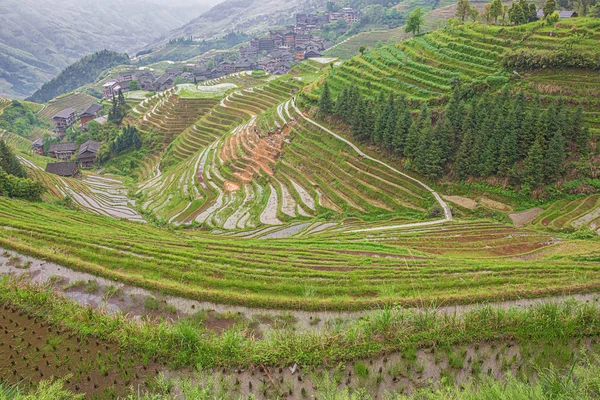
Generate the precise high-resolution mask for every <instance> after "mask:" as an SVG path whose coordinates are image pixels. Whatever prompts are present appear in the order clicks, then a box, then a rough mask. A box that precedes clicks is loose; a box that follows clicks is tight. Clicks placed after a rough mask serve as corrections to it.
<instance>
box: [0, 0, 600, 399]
mask: <svg viewBox="0 0 600 400" xmlns="http://www.w3.org/2000/svg"><path fill="white" fill-rule="evenodd" d="M223 4H225V5H224V6H222V7H221V8H217V9H216V11H213V12H212V13H211V12H209V13H207V14H205V15H204V16H203V17H201V18H200V19H197V20H195V22H193V23H192V24H191V25H190V26H189V27H185V26H184V27H183V28H181V30H180V31H175V32H173V33H172V35H179V32H190V34H192V33H191V32H192V31H191V30H192V29H200V28H198V27H199V26H200V27H201V28H202V29H203V32H204V31H206V32H207V33H206V34H207V35H208V34H209V33H210V32H212V30H215V29H218V28H219V27H220V26H221V25H220V24H225V25H227V26H229V25H231V24H232V21H231V20H230V18H229V19H227V18H221V17H219V18H217V17H218V16H216V15H215V13H216V12H217V11H218V10H221V9H223V7H225V8H227V7H230V8H231V9H235V10H237V9H238V8H239V9H247V8H248V7H250V6H251V5H249V4H246V3H244V2H237V3H236V2H231V1H226V2H225V3H223ZM515 4H519V3H515ZM526 4H527V3H526ZM353 5H354V4H353ZM263 6H264V5H263ZM324 6H325V5H321V4H317V3H315V4H312V3H307V4H302V5H298V6H294V5H293V4H288V5H286V7H300V8H297V9H295V11H303V10H304V8H302V7H306V10H312V9H313V8H315V7H316V8H318V7H324ZM400 6H402V5H400ZM413 6H415V7H416V3H415V4H412V3H411V4H410V5H407V8H408V9H410V10H413V9H414V8H415V7H413ZM261 7H262V6H261ZM265 7H266V6H265ZM490 7H491V6H490ZM513 7H516V6H514V5H513ZM519 7H522V6H521V5H519ZM528 7H529V6H528ZM256 8H257V9H256V10H254V11H255V13H253V14H251V13H248V15H247V20H241V21H238V23H239V24H244V23H246V22H244V21H250V22H252V21H255V20H256V19H257V18H260V15H262V14H261V13H263V12H266V11H264V10H263V9H262V8H260V7H258V6H257V7H256ZM459 8H460V5H455V4H439V5H437V6H436V7H433V10H427V11H428V12H429V13H430V14H429V16H428V17H427V18H428V19H427V24H429V27H428V28H427V30H428V31H429V30H431V31H430V32H427V33H424V34H421V33H418V32H414V33H415V34H414V35H412V33H411V32H406V31H405V29H404V28H402V27H401V28H391V29H390V30H388V31H386V32H388V33H387V34H386V35H389V36H387V37H385V38H384V39H385V40H383V41H382V42H381V43H378V44H377V43H372V42H369V40H371V39H369V37H371V38H375V37H377V35H378V34H379V33H378V32H377V31H369V32H366V31H365V32H359V33H357V34H356V36H352V37H351V38H350V39H348V41H346V42H344V41H342V42H341V43H340V44H338V45H337V46H334V47H332V48H331V49H330V50H328V52H327V53H326V55H327V57H312V58H309V59H305V60H298V61H297V62H294V63H293V64H292V65H290V68H289V70H288V71H287V72H284V71H279V72H280V73H273V74H272V73H269V72H268V71H265V70H244V71H234V72H231V73H227V74H220V76H218V77H214V78H210V79H202V80H200V81H199V80H198V79H197V77H198V75H195V71H197V70H199V69H202V71H203V73H204V72H205V71H206V70H208V68H204V67H206V63H207V60H206V59H203V58H202V57H200V58H196V57H193V58H191V59H188V60H185V61H177V62H166V61H160V62H157V63H149V64H148V65H145V66H143V67H141V66H132V65H129V64H123V65H117V66H111V67H110V68H109V69H107V70H105V71H103V72H102V73H101V74H100V76H99V77H98V79H96V80H95V81H94V82H89V83H86V84H84V85H83V86H81V87H79V88H77V89H76V90H74V91H69V92H68V93H65V94H63V95H60V96H57V97H55V98H53V99H52V100H50V101H48V102H45V103H43V104H41V103H34V102H30V101H18V100H13V99H3V100H2V101H0V337H1V338H2V340H0V359H3V360H9V361H8V363H4V364H2V363H0V364H1V365H0V398H3V397H2V396H5V397H7V398H11V399H12V398H15V399H21V398H24V397H18V396H24V395H25V394H30V395H31V396H33V398H44V397H43V396H46V398H64V399H75V398H82V396H83V398H103V399H104V398H106V399H109V398H133V399H150V398H152V399H174V398H185V399H202V398H206V399H238V398H256V399H304V398H319V399H340V400H346V399H354V398H361V399H363V398H364V399H373V400H374V399H406V400H408V399H438V398H440V399H441V398H444V399H446V398H447V399H470V398H490V399H496V398H503V397H499V396H500V394H502V395H506V396H508V397H506V398H510V399H521V398H529V397H528V396H529V395H528V394H527V393H529V394H531V393H537V394H536V396H537V397H535V398H539V399H553V398H578V399H593V398H595V396H596V394H597V388H598V386H597V385H596V383H597V376H598V374H597V372H598V369H599V368H600V363H599V362H598V354H599V353H598V351H599V348H598V344H599V343H600V342H599V340H600V332H599V328H598V324H597V321H598V318H599V317H600V306H599V305H598V299H599V294H600V263H599V262H600V246H599V243H600V194H598V189H599V188H600V182H599V172H600V169H599V165H600V162H599V160H600V155H599V154H600V153H599V151H600V150H599V148H598V138H599V137H600V125H599V123H600V122H599V121H598V118H597V114H598V106H599V104H598V100H597V96H595V93H596V92H597V91H598V90H599V87H598V85H599V83H598V79H597V77H598V73H599V72H598V65H597V64H595V62H596V61H598V60H599V59H600V58H599V57H600V53H599V51H598V47H597V42H598V40H600V20H599V19H598V18H595V17H592V16H580V17H574V18H563V19H560V20H557V21H556V22H554V23H553V24H552V25H550V22H549V21H547V18H548V17H544V18H541V19H540V20H535V21H530V22H528V21H521V22H514V21H513V20H514V18H516V17H515V16H514V15H515V14H514V11H513V12H512V13H511V14H510V15H511V17H509V16H506V17H502V18H501V19H500V20H499V21H501V22H498V23H497V24H494V23H492V19H488V21H485V20H484V17H483V16H481V15H480V14H478V15H479V21H478V22H468V21H466V20H465V21H461V20H460V17H459V16H458V14H459V11H458V10H459ZM473 8H474V9H475V10H478V11H477V12H478V13H480V12H484V11H485V10H487V9H488V7H485V6H484V5H483V4H479V3H477V4H474V5H473ZM528 9H529V8H528ZM285 10H287V8H282V9H281V10H279V9H278V10H275V11H274V12H273V13H272V14H269V15H270V17H273V18H275V17H277V15H278V14H277V13H281V14H282V15H283V14H285V13H286V11H285ZM238 11H239V10H238ZM488 11H489V10H488ZM534 11H535V10H534ZM233 15H236V14H233V13H232V15H231V16H229V17H232V16H233ZM432 15H434V16H437V17H436V19H438V20H439V21H437V22H435V24H440V26H439V27H438V26H434V23H433V22H432V21H433V17H432ZM452 16H457V18H450V17H452ZM210 18H213V19H214V21H213V22H214V24H213V25H209V24H204V22H206V21H209V20H210ZM448 18H449V19H448ZM509 18H512V20H510V21H512V22H509ZM444 19H448V21H447V22H442V20H444ZM250 22H247V23H250ZM513 22H514V23H513ZM423 23H425V21H423ZM240 26H242V25H240ZM257 29H258V27H257ZM194 32H195V31H194ZM244 32H245V31H244ZM396 34H398V36H396ZM409 36H412V37H409ZM363 39H364V40H363ZM373 40H374V39H373ZM377 41H379V40H377ZM365 43H368V46H365ZM359 45H360V46H365V48H360V46H359ZM357 46H358V48H357ZM215 53H216V54H218V51H216V52H215V51H209V54H208V57H212V56H214V55H215ZM337 57H340V58H337ZM149 75H151V76H152V77H154V78H156V81H155V80H154V79H152V80H150V79H148V81H147V82H146V81H144V78H147V77H148V76H149ZM63 78H64V79H68V74H63ZM63 78H61V79H63ZM150 81H151V82H150ZM101 97H102V98H101ZM564 382H568V384H566V383H565V384H563V383H564ZM514 393H516V394H514ZM523 393H525V395H523ZM48 396H49V397H48ZM78 396H79V397H78ZM519 396H521V397H519ZM523 396H525V397H523Z"/></svg>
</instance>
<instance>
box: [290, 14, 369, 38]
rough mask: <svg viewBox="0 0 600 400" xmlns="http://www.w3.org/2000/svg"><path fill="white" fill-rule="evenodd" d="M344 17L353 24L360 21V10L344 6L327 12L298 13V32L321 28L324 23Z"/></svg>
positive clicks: (296, 29)
mask: <svg viewBox="0 0 600 400" xmlns="http://www.w3.org/2000/svg"><path fill="white" fill-rule="evenodd" d="M341 19H343V20H344V21H346V24H348V25H352V24H354V23H357V22H360V10H357V9H354V8H342V10H341V11H336V12H334V11H331V12H326V13H325V14H296V26H295V31H296V33H308V32H310V31H312V30H315V29H321V28H322V27H323V25H325V24H330V23H332V22H335V21H338V20H341Z"/></svg>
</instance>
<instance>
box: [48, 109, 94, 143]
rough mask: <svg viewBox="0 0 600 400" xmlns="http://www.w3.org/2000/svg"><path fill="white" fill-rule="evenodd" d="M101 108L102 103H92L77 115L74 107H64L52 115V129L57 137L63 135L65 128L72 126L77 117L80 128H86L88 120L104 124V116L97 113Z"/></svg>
mask: <svg viewBox="0 0 600 400" xmlns="http://www.w3.org/2000/svg"><path fill="white" fill-rule="evenodd" d="M101 110H102V104H98V103H94V104H92V105H90V106H89V107H88V108H86V109H85V110H83V112H82V113H81V114H79V115H77V110H75V109H74V108H71V107H69V108H65V109H64V110H62V111H61V112H59V113H58V114H56V115H55V116H54V117H52V122H54V128H55V129H54V130H55V132H56V135H57V136H58V137H63V136H65V134H66V132H67V129H68V128H69V127H70V126H73V125H74V124H75V122H76V121H77V119H78V118H79V121H80V124H81V128H82V129H84V130H85V129H86V128H87V124H88V123H89V122H90V121H96V122H98V123H99V124H101V125H102V124H104V123H105V122H106V116H100V115H99V113H100V111H101Z"/></svg>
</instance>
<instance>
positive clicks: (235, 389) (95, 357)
mask: <svg viewBox="0 0 600 400" xmlns="http://www.w3.org/2000/svg"><path fill="white" fill-rule="evenodd" d="M0 274H8V275H13V276H20V277H21V278H22V279H25V280H26V281H32V282H36V283H42V284H47V285H52V287H53V288H54V289H55V290H56V291H57V294H63V295H65V296H67V297H69V298H72V299H73V300H75V301H77V302H78V303H79V304H81V305H83V306H89V307H92V308H100V309H104V310H105V311H106V312H111V313H114V312H122V313H124V314H127V315H128V316H129V317H130V318H134V319H136V318H144V317H147V316H148V317H162V318H165V319H172V320H177V319H179V318H183V317H186V316H188V315H195V317H198V316H201V317H202V321H203V322H204V325H205V327H206V329H209V330H212V331H214V332H215V333H216V334H222V333H223V332H224V331H227V330H229V329H231V328H232V327H233V326H234V325H236V324H241V325H244V326H246V327H248V328H249V331H250V332H252V333H251V336H252V337H253V338H254V340H261V339H262V338H263V335H265V334H269V333H270V331H273V330H278V331H280V332H282V333H285V332H286V330H305V329H314V330H319V329H321V328H323V327H326V326H328V325H330V324H332V323H336V321H338V322H339V319H340V318H342V319H346V320H347V319H355V318H358V317H360V316H361V315H364V313H346V314H344V313H308V312H288V313H285V312H281V311H269V310H258V309H248V308H244V307H226V306H219V305H215V304H210V303H200V302H195V301H190V300H187V299H182V298H175V297H169V296H161V295H160V294H157V293H153V292H150V291H146V290H143V289H139V288H135V287H130V286H125V285H122V284H119V283H117V282H113V281H110V280H107V279H104V278H98V277H94V276H93V275H89V274H85V273H81V272H76V271H72V270H70V269H68V268H65V267H62V266H60V265H56V264H53V263H48V262H45V261H42V260H37V259H34V258H31V257H27V256H24V255H20V254H17V253H14V252H7V251H3V250H0ZM574 297H575V298H578V299H579V300H582V301H589V302H596V301H598V296H597V295H581V296H574ZM553 300H556V301H558V300H561V298H554V299H545V300H544V301H553ZM539 301H540V300H538V301H537V302H539ZM535 302H536V301H532V300H523V301H513V302H505V303H501V304H498V306H500V307H503V308H504V307H509V306H521V307H526V306H528V305H531V304H534V303H535ZM0 307H1V308H0V360H8V361H7V362H6V363H0V379H5V380H7V381H8V382H10V383H18V382H21V381H23V382H30V381H39V380H41V379H47V378H50V377H52V376H55V377H65V376H69V378H68V382H67V385H68V387H69V388H70V389H72V390H73V391H75V392H79V393H88V394H90V395H97V396H99V397H104V398H111V397H114V396H115V395H116V394H124V393H126V392H128V390H129V387H133V388H138V387H139V388H142V389H143V388H145V387H147V385H152V384H153V382H154V381H155V379H154V378H155V377H156V376H157V374H161V373H164V374H165V375H166V376H167V377H169V378H173V379H175V380H177V379H180V378H185V379H188V378H190V377H192V380H193V381H194V382H195V384H198V385H204V384H205V383H204V382H205V379H206V378H202V377H197V374H196V373H195V372H192V371H189V370H186V371H168V370H166V369H165V368H163V367H161V366H159V365H157V364H156V363H155V362H154V360H139V359H138V358H136V357H135V355H131V354H127V353H125V352H123V351H121V350H119V348H118V346H116V345H115V344H113V343H108V342H103V341H101V340H97V339H95V338H91V337H88V338H83V337H80V336H76V335H73V334H72V333H69V332H67V331H64V330H61V329H60V328H59V327H55V326H50V325H48V324H47V323H45V322H44V321H40V320H36V319H35V318H31V317H28V316H27V315H24V314H23V313H22V312H20V311H19V310H17V309H15V308H13V307H12V306H10V305H2V306H0ZM472 307H475V306H456V307H447V308H440V309H438V312H443V313H450V314H453V313H460V312H463V311H465V310H467V309H470V308H472ZM599 342H600V341H599V340H598V339H597V338H586V339H584V340H573V341H570V342H563V343H538V344H535V345H531V344H530V345H525V346H523V345H519V344H518V343H515V342H512V341H504V342H486V343H477V344H472V345H468V346H457V347H452V348H439V347H434V348H426V349H417V348H414V349H412V350H411V349H409V350H407V351H404V352H403V353H393V354H385V355H381V356H379V357H376V358H373V359H366V360H356V361H353V362H347V363H340V364H339V365H338V366H337V367H336V368H333V369H315V370H307V369H304V368H302V367H301V366H295V365H286V366H278V367H265V366H262V365H256V366H254V367H253V368H250V369H245V370H242V369H218V370H210V371H204V373H206V374H208V376H211V377H213V378H214V377H215V376H219V380H218V382H219V385H220V386H222V387H223V388H224V389H226V390H227V391H228V392H230V393H233V394H236V395H243V396H248V395H249V394H253V395H254V396H256V397H257V398H260V399H272V398H275V397H277V396H280V397H282V398H289V399H303V398H311V396H312V395H313V394H314V393H315V392H316V391H321V392H322V391H323V390H333V391H340V390H344V389H345V388H357V387H361V388H366V389H367V390H368V392H369V393H371V394H373V395H375V396H376V398H383V395H384V393H389V392H397V393H411V392H413V391H414V390H415V389H416V388H419V387H426V386H432V385H436V384H438V383H439V382H442V381H443V382H446V383H450V384H456V385H460V384H461V383H465V382H467V381H469V380H470V379H473V377H475V379H479V378H480V377H484V376H490V377H494V378H497V379H501V378H503V377H504V376H505V374H506V373H507V372H510V373H512V374H515V375H519V374H527V375H528V376H534V375H535V368H534V367H533V365H538V366H542V367H543V366H548V365H550V363H552V364H554V365H557V366H562V365H569V364H570V363H572V362H573V360H574V357H575V356H576V355H577V354H578V353H579V352H580V351H582V350H588V351H598V350H600V348H598V343H599ZM173 387H174V388H175V389H174V390H175V392H176V391H177V389H176V388H177V387H178V384H177V383H176V382H175V383H174V384H173Z"/></svg>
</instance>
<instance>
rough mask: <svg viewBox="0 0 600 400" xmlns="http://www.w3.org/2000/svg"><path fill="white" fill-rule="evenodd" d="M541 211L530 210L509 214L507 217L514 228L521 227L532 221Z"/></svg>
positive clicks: (538, 209)
mask: <svg viewBox="0 0 600 400" xmlns="http://www.w3.org/2000/svg"><path fill="white" fill-rule="evenodd" d="M543 211H544V210H543V209H541V208H531V209H529V210H526V211H521V212H516V213H510V214H508V216H509V217H510V219H511V220H512V222H513V224H515V226H516V227H522V226H525V225H527V224H528V223H530V222H531V221H533V220H534V219H535V217H537V216H538V215H539V214H540V213H541V212H543Z"/></svg>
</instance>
